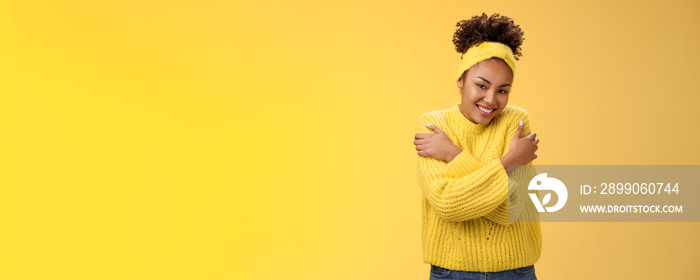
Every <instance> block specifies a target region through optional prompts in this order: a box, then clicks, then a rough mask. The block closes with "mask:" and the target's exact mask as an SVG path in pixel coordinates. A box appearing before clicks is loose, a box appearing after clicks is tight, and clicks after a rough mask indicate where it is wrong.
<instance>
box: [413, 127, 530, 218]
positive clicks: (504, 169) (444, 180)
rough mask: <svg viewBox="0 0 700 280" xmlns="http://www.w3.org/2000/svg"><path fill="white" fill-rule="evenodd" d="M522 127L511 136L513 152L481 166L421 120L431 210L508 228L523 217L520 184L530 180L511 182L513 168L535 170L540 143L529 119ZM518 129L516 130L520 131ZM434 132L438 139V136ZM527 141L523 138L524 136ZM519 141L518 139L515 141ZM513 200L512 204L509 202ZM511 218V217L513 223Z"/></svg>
mask: <svg viewBox="0 0 700 280" xmlns="http://www.w3.org/2000/svg"><path fill="white" fill-rule="evenodd" d="M523 118H524V119H525V120H524V121H523V124H522V125H518V124H517V123H514V124H513V125H512V128H509V129H508V131H507V133H508V136H512V137H509V138H507V139H511V141H510V142H509V143H508V145H509V151H508V153H505V154H504V155H503V156H502V157H501V158H499V159H494V160H489V161H484V162H482V161H481V160H479V159H478V158H476V157H475V156H474V155H473V154H471V152H470V151H469V150H461V149H460V148H458V147H457V146H456V145H454V144H453V143H452V142H451V140H450V139H449V137H447V135H446V134H445V133H444V132H443V131H442V130H440V129H439V128H438V127H437V126H434V125H433V126H426V124H431V123H434V120H431V118H430V117H428V116H424V115H422V116H421V117H420V118H419V119H418V121H417V123H416V137H415V138H416V140H415V141H414V144H415V145H416V150H417V151H418V155H419V156H420V157H419V162H418V182H419V184H420V186H421V189H422V191H423V194H424V195H425V197H426V198H427V200H428V202H429V203H430V205H431V207H432V208H433V209H434V210H435V212H436V213H437V214H438V215H439V216H440V217H441V218H443V219H445V220H448V221H465V220H469V219H475V218H479V217H485V218H487V219H489V220H491V221H493V222H496V223H499V224H503V225H509V224H511V223H512V222H509V219H508V215H509V210H508V207H509V203H510V207H511V213H510V215H511V216H513V215H514V214H517V213H519V209H521V207H522V205H523V204H524V203H523V201H524V199H522V196H520V195H517V194H516V192H515V191H516V190H517V189H518V188H516V187H513V186H515V185H516V184H519V185H523V184H525V182H524V180H525V179H526V176H523V175H527V174H516V176H515V177H513V178H510V177H509V176H508V175H509V174H510V171H512V170H508V167H509V166H512V165H524V164H531V161H532V159H534V158H536V157H537V156H536V155H535V154H534V151H535V150H537V143H538V142H539V140H538V139H537V138H536V137H534V136H535V135H534V133H530V126H529V118H527V115H525V116H523ZM516 127H517V128H516ZM433 132H434V133H433ZM523 134H524V135H527V136H525V137H522V135H523ZM516 135H517V137H516ZM525 161H527V162H525ZM508 185H511V188H508ZM509 197H510V201H509ZM511 218H512V217H511Z"/></svg>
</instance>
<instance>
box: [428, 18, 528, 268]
mask: <svg viewBox="0 0 700 280" xmlns="http://www.w3.org/2000/svg"><path fill="white" fill-rule="evenodd" d="M457 27H458V28H457V31H456V32H455V34H454V38H453V40H452V41H453V43H454V44H455V46H456V50H457V52H460V53H462V60H461V62H460V65H459V67H458V71H457V75H456V79H457V87H458V88H459V92H460V94H461V102H458V103H456V104H455V105H454V106H452V107H451V108H448V109H442V110H435V111H430V112H426V113H423V114H421V115H420V117H419V118H418V120H417V122H416V132H417V133H416V136H415V141H414V144H415V145H416V150H417V151H418V155H419V157H418V183H419V185H420V187H421V189H422V191H423V199H422V237H423V243H422V245H423V261H424V262H425V263H428V264H430V265H431V269H430V278H431V279H477V277H479V278H478V279H482V278H483V277H484V276H486V275H485V274H489V275H488V277H489V278H490V279H536V276H535V271H534V264H535V262H536V261H537V260H538V259H539V257H540V252H541V250H542V236H541V234H540V225H539V223H537V222H530V223H524V222H515V221H517V219H514V215H515V214H517V213H520V212H516V211H514V210H513V209H516V207H522V205H525V203H524V201H526V200H524V199H521V197H522V196H520V195H519V193H518V192H517V191H516V190H514V188H513V187H512V186H514V185H515V184H516V181H517V180H514V179H513V178H509V174H511V172H513V166H515V165H528V164H529V165H531V164H532V163H531V162H532V160H534V159H535V158H537V155H536V154H535V151H536V150H537V146H538V143H539V139H538V138H537V137H536V135H535V133H531V132H530V120H529V116H528V113H527V111H525V110H524V109H523V108H520V107H517V106H513V105H508V97H509V95H510V92H511V88H512V86H513V78H514V75H515V69H516V68H515V60H517V59H518V56H520V55H521V53H520V45H522V41H523V37H522V36H523V32H522V30H520V27H519V26H518V25H515V24H514V23H513V21H512V20H511V19H510V18H508V17H505V16H500V15H499V14H493V15H491V16H490V17H489V16H487V15H486V14H482V15H481V16H474V17H472V18H471V19H469V20H463V21H460V22H458V23H457ZM517 182H518V183H522V182H520V181H517ZM509 184H510V185H511V188H509V187H508V186H509ZM509 207H510V208H509ZM526 207H529V206H526ZM509 209H510V211H509ZM517 209H523V208H517Z"/></svg>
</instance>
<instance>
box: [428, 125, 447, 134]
mask: <svg viewBox="0 0 700 280" xmlns="http://www.w3.org/2000/svg"><path fill="white" fill-rule="evenodd" d="M430 126H431V127H433V131H435V133H437V134H440V133H445V132H444V131H442V129H440V128H439V127H438V126H437V125H434V124H431V125H430Z"/></svg>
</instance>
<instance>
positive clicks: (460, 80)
mask: <svg viewBox="0 0 700 280" xmlns="http://www.w3.org/2000/svg"><path fill="white" fill-rule="evenodd" d="M462 80H463V78H459V80H457V87H459V88H461V87H462V84H463V82H462Z"/></svg>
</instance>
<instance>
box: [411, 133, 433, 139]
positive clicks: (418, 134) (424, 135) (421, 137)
mask: <svg viewBox="0 0 700 280" xmlns="http://www.w3.org/2000/svg"><path fill="white" fill-rule="evenodd" d="M428 135H433V134H432V133H416V138H415V139H423V138H425V137H427V136H428Z"/></svg>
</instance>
